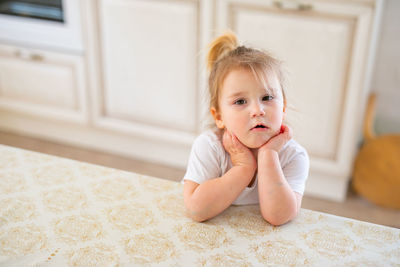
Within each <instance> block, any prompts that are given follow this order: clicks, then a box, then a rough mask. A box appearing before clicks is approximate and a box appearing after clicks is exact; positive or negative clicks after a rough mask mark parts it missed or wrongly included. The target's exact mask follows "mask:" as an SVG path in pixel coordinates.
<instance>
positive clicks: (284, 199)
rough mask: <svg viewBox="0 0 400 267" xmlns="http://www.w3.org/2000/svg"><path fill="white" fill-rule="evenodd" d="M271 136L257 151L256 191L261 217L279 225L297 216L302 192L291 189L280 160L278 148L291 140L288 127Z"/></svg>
mask: <svg viewBox="0 0 400 267" xmlns="http://www.w3.org/2000/svg"><path fill="white" fill-rule="evenodd" d="M283 130H284V131H283V133H280V134H279V135H277V136H275V137H273V138H272V139H270V140H269V141H268V142H267V143H266V144H265V145H263V146H262V147H261V148H260V149H259V151H258V194H259V200H260V209H261V214H262V216H263V218H264V219H265V220H266V221H268V222H269V223H271V224H273V225H282V224H284V223H286V222H288V221H290V220H292V219H293V218H294V217H296V215H297V213H298V211H299V209H300V206H301V200H302V195H300V194H298V193H295V192H293V190H292V189H291V188H290V186H289V184H288V183H287V181H286V179H285V176H284V174H283V171H282V167H281V165H280V162H279V155H278V151H279V150H280V149H281V148H282V147H283V145H284V144H285V143H286V142H287V141H289V140H290V139H291V136H292V133H291V130H290V128H289V127H287V126H284V127H283Z"/></svg>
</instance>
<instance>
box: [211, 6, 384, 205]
mask: <svg viewBox="0 0 400 267" xmlns="http://www.w3.org/2000/svg"><path fill="white" fill-rule="evenodd" d="M380 5H381V1H379V0H377V1H369V0H364V1H330V0H326V1H325V0H324V1H319V0H315V1H307V4H302V3H301V1H265V0H249V1H242V0H221V1H218V2H217V4H216V6H217V14H218V17H217V18H216V21H217V27H218V29H219V30H220V31H223V30H224V29H226V28H230V29H232V30H233V31H234V32H236V33H237V34H238V36H239V39H240V40H241V41H243V42H244V44H246V45H250V46H253V47H258V48H262V49H265V50H267V51H269V52H271V53H272V54H273V55H275V56H276V57H278V58H279V59H281V60H283V61H284V64H285V66H286V67H287V69H288V71H289V87H288V90H287V95H288V104H289V106H288V114H287V120H288V122H289V124H290V125H291V126H292V127H293V129H294V136H295V138H296V140H298V141H299V143H301V144H302V145H303V146H304V147H305V148H306V149H307V151H308V152H309V154H310V158H311V162H310V163H311V169H310V179H309V184H308V186H307V188H308V191H309V192H311V193H312V194H314V195H322V196H325V197H326V196H329V198H334V199H343V198H344V196H345V193H346V189H347V184H348V179H349V178H350V175H351V168H352V162H353V158H354V156H355V152H356V148H357V144H358V137H359V132H360V130H359V129H360V121H361V119H362V114H363V112H362V110H363V108H364V103H365V95H366V91H368V86H369V83H368V81H369V78H368V76H367V75H368V72H369V71H370V69H371V67H370V66H371V65H370V64H371V62H372V61H371V58H372V54H371V51H372V48H371V45H372V43H373V40H374V39H375V38H376V21H377V17H379V14H378V12H379V11H380ZM321 177H322V180H321ZM321 185H325V186H324V188H323V187H321ZM330 185H335V186H330ZM332 188H335V189H334V190H331V189H332Z"/></svg>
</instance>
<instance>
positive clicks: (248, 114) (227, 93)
mask: <svg viewBox="0 0 400 267" xmlns="http://www.w3.org/2000/svg"><path fill="white" fill-rule="evenodd" d="M268 84H269V86H270V87H271V88H270V89H269V90H268V89H267V88H265V87H264V86H263V85H262V84H261V83H260V82H258V81H257V79H256V78H255V77H254V75H253V73H252V72H251V71H250V70H245V69H235V70H232V71H231V72H229V73H228V75H227V76H226V78H225V80H224V82H223V84H222V88H221V93H220V98H219V105H220V110H219V112H217V111H216V110H215V109H211V113H212V114H213V116H214V119H215V122H216V124H217V127H218V128H220V129H223V128H226V129H228V130H229V131H231V132H232V133H234V134H235V135H236V137H237V138H238V139H239V140H240V141H241V142H242V143H243V144H244V145H245V146H247V147H249V148H259V147H261V146H262V145H263V144H265V143H266V142H267V141H268V140H269V139H270V138H271V137H273V136H275V135H276V134H278V133H279V131H280V128H281V125H282V121H283V117H284V114H285V113H284V104H283V96H282V90H281V87H280V84H279V81H278V79H277V78H276V76H275V75H270V77H268ZM270 92H273V93H270Z"/></svg>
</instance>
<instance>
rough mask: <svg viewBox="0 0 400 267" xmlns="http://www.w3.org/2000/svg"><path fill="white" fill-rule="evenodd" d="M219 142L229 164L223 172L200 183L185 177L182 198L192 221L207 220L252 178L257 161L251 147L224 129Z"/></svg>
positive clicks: (222, 207) (233, 197)
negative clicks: (228, 155)
mask: <svg viewBox="0 0 400 267" xmlns="http://www.w3.org/2000/svg"><path fill="white" fill-rule="evenodd" d="M223 145H224V147H225V149H226V150H227V151H228V153H229V154H230V156H231V160H232V164H233V167H232V168H231V169H230V170H229V171H228V172H226V173H225V174H224V175H223V176H221V177H218V178H215V179H210V180H208V181H206V182H204V183H202V184H197V183H195V182H192V181H189V180H186V181H185V185H184V189H183V190H184V192H183V195H184V200H185V206H186V211H187V214H188V216H189V217H190V218H192V219H193V220H195V221H199V222H201V221H205V220H208V219H210V218H212V217H214V216H216V215H218V214H219V213H221V212H222V211H223V210H225V209H226V208H228V207H229V206H230V205H231V204H232V202H233V201H235V199H236V198H237V197H238V196H239V195H240V193H241V192H242V191H243V190H244V189H245V188H246V186H247V185H248V184H249V183H250V181H251V180H252V178H253V176H254V173H255V170H256V167H257V164H256V161H255V159H254V156H253V154H252V153H251V151H250V150H249V149H248V148H247V147H245V146H244V145H243V144H241V143H240V142H239V140H237V138H236V137H235V136H234V135H231V134H230V133H228V132H227V131H226V132H225V133H224V136H223Z"/></svg>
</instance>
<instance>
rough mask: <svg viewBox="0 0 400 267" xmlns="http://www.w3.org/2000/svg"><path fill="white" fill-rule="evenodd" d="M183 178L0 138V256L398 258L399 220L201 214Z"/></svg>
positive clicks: (188, 261)
mask: <svg viewBox="0 0 400 267" xmlns="http://www.w3.org/2000/svg"><path fill="white" fill-rule="evenodd" d="M182 187H183V186H182V184H180V183H176V182H171V181H167V180H163V179H158V178H153V177H147V176H143V175H139V174H135V173H129V172H124V171H119V170H115V169H109V168H105V167H101V166H95V165H90V164H86V163H82V162H77V161H73V160H68V159H63V158H58V157H54V156H49V155H45V154H39V153H35V152H30V151H26V150H21V149H16V148H12V147H8V146H3V145H0V265H5V266H67V265H69V266H88V265H91V266H115V265H122V266H131V265H137V266H143V265H152V266H154V265H160V266H225V265H229V266H265V265H275V264H276V265H284V266H291V265H295V266H305V265H312V266H363V265H373V266H382V265H384V266H397V265H398V264H399V263H400V254H399V251H400V229H395V228H390V227H384V226H380V225H375V224H371V223H365V222H361V221H356V220H352V219H346V218H343V217H338V216H333V215H329V214H324V213H320V212H314V211H311V210H306V209H302V210H301V212H300V214H299V216H298V217H297V218H296V219H295V220H294V221H292V222H289V223H287V224H285V225H283V226H280V227H273V226H271V225H270V224H268V223H267V222H265V221H264V220H263V218H262V216H261V214H260V211H259V208H258V206H257V205H252V206H232V207H230V208H228V209H227V210H226V211H224V212H223V213H222V214H220V215H219V216H217V217H215V218H214V219H211V220H209V221H207V222H205V223H197V222H194V221H192V220H190V219H189V218H187V217H186V216H185V212H184V205H183V197H182Z"/></svg>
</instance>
